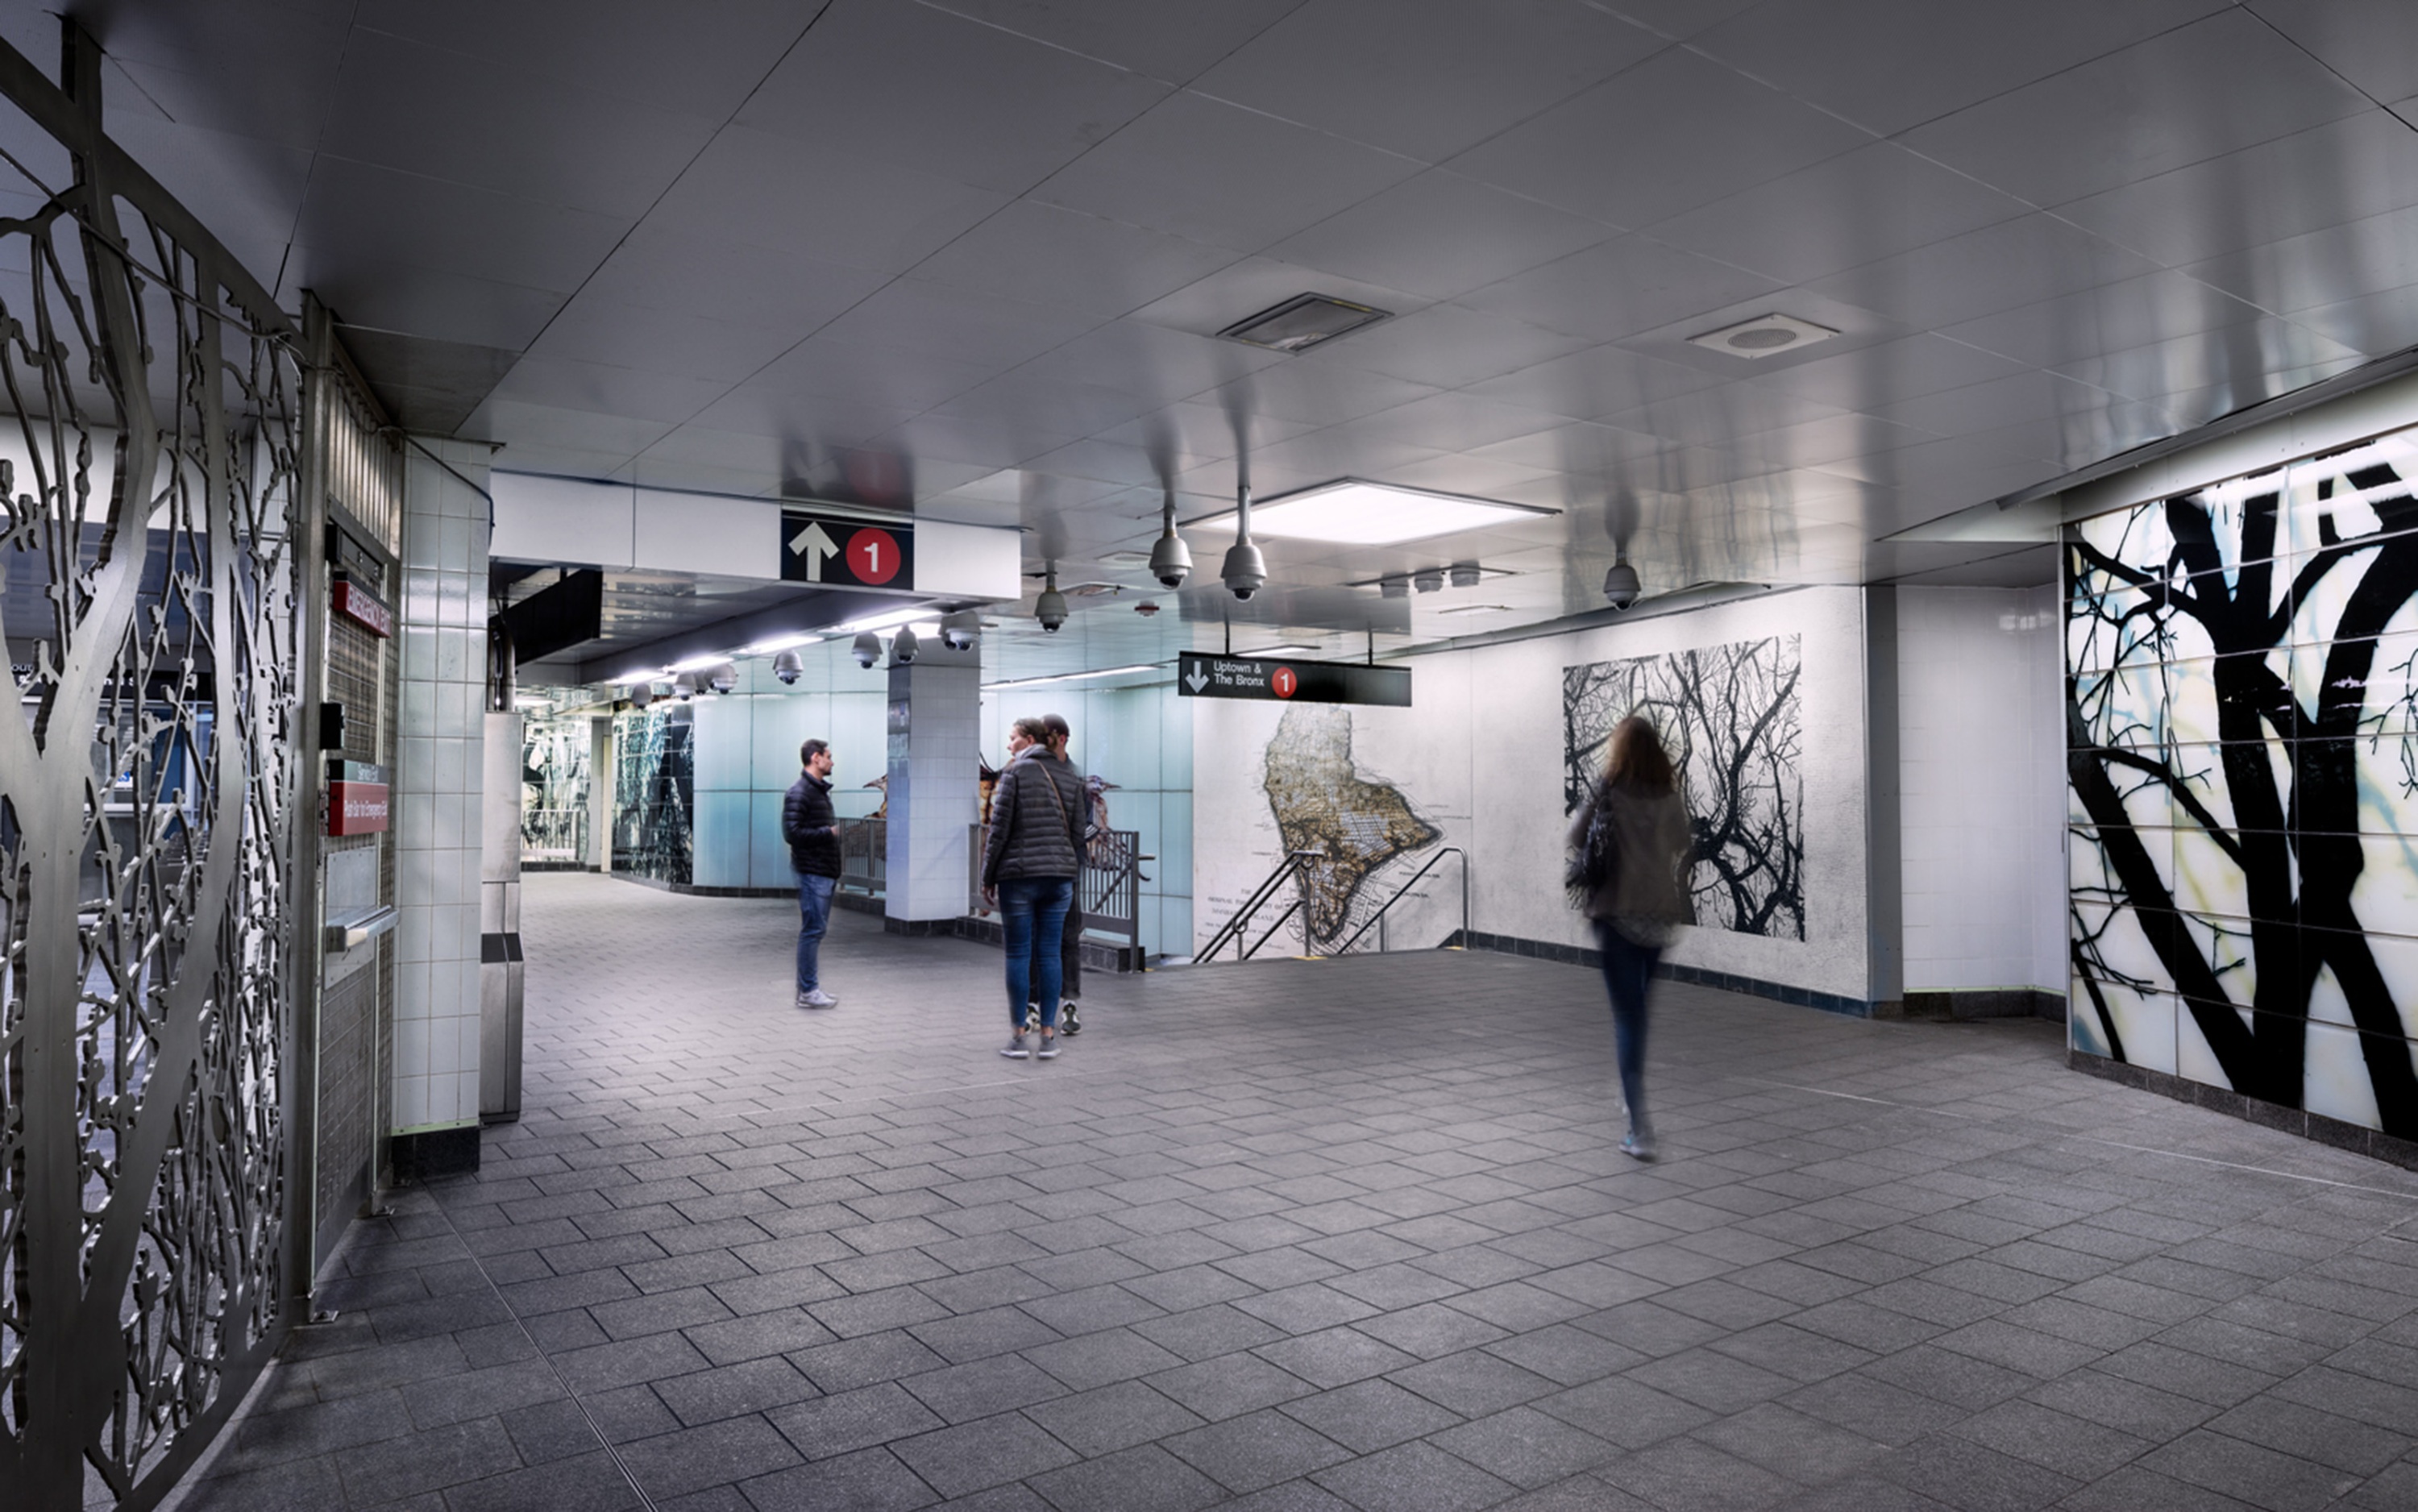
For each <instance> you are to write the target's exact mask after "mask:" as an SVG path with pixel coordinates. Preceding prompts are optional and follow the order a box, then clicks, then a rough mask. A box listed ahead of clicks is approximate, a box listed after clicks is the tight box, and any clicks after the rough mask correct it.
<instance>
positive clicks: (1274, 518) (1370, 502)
mask: <svg viewBox="0 0 2418 1512" xmlns="http://www.w3.org/2000/svg"><path fill="white" fill-rule="evenodd" d="M1554 513H1558V511H1555V510H1548V509H1538V508H1535V507H1532V506H1529V505H1523V504H1498V503H1495V502H1494V501H1492V500H1491V499H1483V498H1467V497H1464V496H1461V495H1459V494H1432V493H1430V492H1428V491H1427V490H1425V489H1419V488H1396V487H1393V486H1391V485H1389V484H1385V483H1371V482H1364V481H1361V480H1359V479H1357V478H1343V479H1339V480H1337V481H1334V482H1331V483H1322V484H1320V485H1319V486H1318V487H1316V488H1308V489H1304V490H1302V491H1301V492H1300V493H1297V494H1286V495H1283V496H1279V497H1277V498H1270V499H1255V500H1253V501H1252V504H1251V528H1252V530H1253V531H1255V532H1256V533H1258V534H1259V535H1262V536H1266V537H1271V538H1274V539H1277V540H1290V541H1327V542H1336V543H1338V544H1340V545H1350V546H1390V545H1396V544H1399V543H1400V542H1405V541H1424V540H1427V539H1429V538H1430V537H1431V536H1448V535H1458V534H1461V533H1462V532H1463V531H1468V530H1483V529H1488V528H1491V527H1497V526H1506V525H1516V524H1520V523H1522V522H1523V521H1528V520H1533V519H1536V518H1538V517H1539V516H1542V515H1550V514H1554ZM1233 519H1234V512H1233V511H1232V510H1228V511H1225V512H1221V513H1217V514H1213V515H1210V516H1208V517H1206V518H1205V519H1201V520H1195V521H1193V522H1191V523H1192V524H1194V525H1201V526H1210V527H1223V528H1227V529H1232V527H1233Z"/></svg>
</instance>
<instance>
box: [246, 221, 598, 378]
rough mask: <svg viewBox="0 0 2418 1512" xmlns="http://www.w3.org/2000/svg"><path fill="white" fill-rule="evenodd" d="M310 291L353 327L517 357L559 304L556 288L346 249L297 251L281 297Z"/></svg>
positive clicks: (561, 297) (288, 266) (289, 262)
mask: <svg viewBox="0 0 2418 1512" xmlns="http://www.w3.org/2000/svg"><path fill="white" fill-rule="evenodd" d="M302 289H309V290H310V291H312V292H313V293H314V294H316V295H317V296H318V297H319V298H321V299H322V300H324V301H326V303H327V305H328V307H329V309H331V310H333V311H335V312H336V313H337V315H338V317H339V318H341V319H343V320H344V321H345V322H346V323H348V324H351V325H355V326H368V327H371V328H375V329H378V330H387V331H399V332H407V333H409V334H410V335H412V336H415V337H420V338H423V339H428V340H435V341H441V342H466V343H468V344H471V345H474V346H493V347H497V348H498V349H500V350H502V351H506V352H518V351H521V350H523V349H525V348H526V347H527V346H528V344H529V343H531V342H533V341H535V340H537V337H538V332H540V331H542V330H543V329H545V326H546V322H548V321H550V320H552V319H553V318H554V316H555V313H556V312H557V311H559V310H560V309H561V308H562V306H563V301H564V299H565V298H566V297H565V296H564V295H563V294H562V293H561V291H559V290H557V289H533V288H529V287H527V286H526V285H523V284H518V283H498V282H497V281H496V280H494V279H485V278H476V277H473V276H471V275H469V274H467V273H457V272H452V271H450V270H448V269H444V268H436V267H414V266H413V265H411V264H408V263H394V262H388V261H386V260H384V259H380V258H373V257H361V256H356V255H353V254H352V253H351V252H350V251H349V250H348V249H346V248H343V247H337V248H313V247H297V248H295V249H294V251H293V254H292V255H291V256H290V257H289V258H288V259H287V260H286V263H285V278H284V283H283V291H282V292H283V294H284V295H285V297H287V298H292V297H293V296H294V295H295V293H296V292H297V291H298V290H302Z"/></svg>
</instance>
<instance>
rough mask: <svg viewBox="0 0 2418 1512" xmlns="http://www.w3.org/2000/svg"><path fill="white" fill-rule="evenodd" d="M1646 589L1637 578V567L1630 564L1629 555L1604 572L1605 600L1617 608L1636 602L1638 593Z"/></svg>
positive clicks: (1623, 607)
mask: <svg viewBox="0 0 2418 1512" xmlns="http://www.w3.org/2000/svg"><path fill="white" fill-rule="evenodd" d="M1644 590H1645V585H1644V584H1642V583H1640V582H1639V581H1638V580H1637V569H1636V568H1634V567H1631V566H1630V565H1629V560H1628V558H1627V557H1623V558H1621V559H1620V560H1618V561H1616V562H1614V563H1613V564H1612V566H1611V568H1610V570H1608V571H1607V572H1605V573H1604V574H1603V596H1604V600H1605V602H1606V603H1610V604H1611V605H1612V606H1613V607H1614V608H1615V609H1626V608H1628V607H1629V606H1630V604H1632V603H1636V602H1637V595H1638V594H1639V593H1641V592H1643V591H1644Z"/></svg>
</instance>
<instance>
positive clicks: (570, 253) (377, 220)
mask: <svg viewBox="0 0 2418 1512" xmlns="http://www.w3.org/2000/svg"><path fill="white" fill-rule="evenodd" d="M629 228H630V223H629V221H626V220H617V219H615V218H613V217H610V216H604V215H597V214H595V213H593V212H590V211H586V210H574V209H569V208H566V207H564V206H558V205H546V204H542V203H540V202H538V201H535V200H528V199H521V198H518V197H515V196H513V195H509V194H499V193H497V192H495V191H491V190H483V189H474V188H471V187H469V186H467V185H463V184H452V183H446V182H442V181H440V180H437V179H433V178H421V177H418V176H414V175H410V174H403V173H396V172H394V171H393V170H391V169H387V168H378V167H373V166H371V165H369V164H367V163H356V162H346V161H343V160H333V159H327V158H322V159H320V160H318V162H317V164H316V166H315V167H314V170H313V173H312V176H311V192H310V194H309V196H308V197H307V198H306V199H305V200H304V201H303V204H302V221H301V224H300V226H299V227H298V230H297V233H296V237H295V240H296V241H297V242H298V243H299V244H300V245H302V246H304V247H308V248H310V249H312V250H313V252H314V253H319V254H324V255H326V256H329V257H333V258H336V259H339V260H341V261H342V262H344V263H358V264H370V263H386V264H392V263H410V264H416V265H419V266H421V267H436V268H442V269H445V270H447V271H450V272H456V273H467V274H468V275H470V276H471V277H473V278H481V279H487V280H491V281H493V282H495V283H514V284H519V285H521V286H523V287H525V288H534V289H555V290H559V291H560V292H562V293H565V294H567V293H569V292H571V291H572V290H573V289H575V288H577V287H578V286H579V285H580V283H582V282H583V281H584V280H585V279H586V278H587V277H588V275H589V273H590V272H592V271H594V270H595V267H596V265H597V264H598V263H601V262H603V261H604V260H605V254H606V253H607V252H611V251H612V250H613V244H614V243H615V242H617V241H619V240H620V238H621V237H622V235H623V234H624V233H625V232H627V231H628V230H629Z"/></svg>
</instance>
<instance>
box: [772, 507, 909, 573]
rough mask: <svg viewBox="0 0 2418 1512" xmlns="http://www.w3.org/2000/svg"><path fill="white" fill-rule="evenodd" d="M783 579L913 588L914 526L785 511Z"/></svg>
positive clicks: (783, 521) (804, 511) (800, 511)
mask: <svg viewBox="0 0 2418 1512" xmlns="http://www.w3.org/2000/svg"><path fill="white" fill-rule="evenodd" d="M781 578H782V580H783V581H784V582H788V583H820V584H823V585H825V586H826V587H831V588H913V587H914V586H915V527H913V526H911V525H904V524H901V525H867V524H866V523H865V521H863V520H845V519H841V518H839V517H837V516H836V515H830V514H817V513H814V512H811V511H807V510H783V511H782V512H781Z"/></svg>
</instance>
